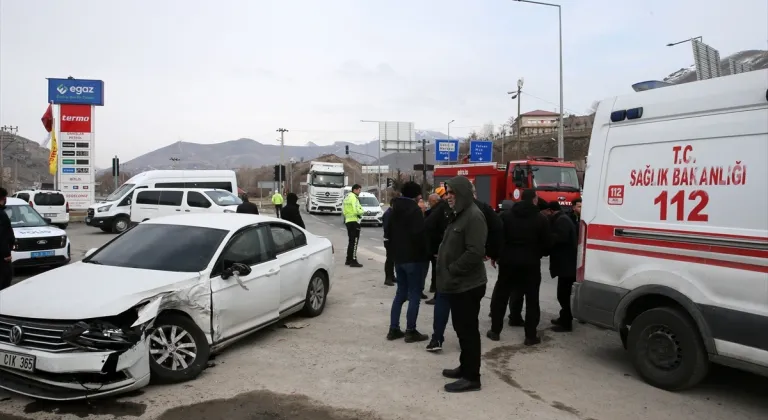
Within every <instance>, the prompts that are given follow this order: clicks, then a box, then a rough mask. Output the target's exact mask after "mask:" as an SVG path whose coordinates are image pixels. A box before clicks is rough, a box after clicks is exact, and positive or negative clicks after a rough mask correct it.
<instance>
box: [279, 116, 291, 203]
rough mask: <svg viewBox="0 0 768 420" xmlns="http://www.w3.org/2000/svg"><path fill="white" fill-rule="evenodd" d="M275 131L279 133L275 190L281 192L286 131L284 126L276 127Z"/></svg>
mask: <svg viewBox="0 0 768 420" xmlns="http://www.w3.org/2000/svg"><path fill="white" fill-rule="evenodd" d="M277 132H278V133H280V165H279V166H278V167H277V192H278V193H280V194H282V193H283V149H284V148H285V133H287V132H288V130H286V129H285V128H278V129H277Z"/></svg>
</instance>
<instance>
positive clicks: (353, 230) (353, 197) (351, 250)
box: [342, 184, 363, 267]
mask: <svg viewBox="0 0 768 420" xmlns="http://www.w3.org/2000/svg"><path fill="white" fill-rule="evenodd" d="M360 189H361V187H360V185H358V184H355V185H353V186H352V192H350V193H349V194H347V196H346V197H344V204H343V207H342V209H343V210H342V211H343V213H344V224H345V225H346V226H347V237H348V238H349V243H348V244H347V261H346V262H345V263H344V264H346V265H348V266H350V267H362V266H363V265H362V264H360V263H359V262H357V243H358V242H359V241H360V218H361V217H363V206H361V205H360V200H359V199H358V198H357V196H358V195H360Z"/></svg>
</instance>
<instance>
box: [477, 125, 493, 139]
mask: <svg viewBox="0 0 768 420" xmlns="http://www.w3.org/2000/svg"><path fill="white" fill-rule="evenodd" d="M494 131H495V130H494V127H493V123H492V122H487V123H485V124H483V128H482V129H481V130H480V139H483V140H484V139H489V140H490V139H493V133H494Z"/></svg>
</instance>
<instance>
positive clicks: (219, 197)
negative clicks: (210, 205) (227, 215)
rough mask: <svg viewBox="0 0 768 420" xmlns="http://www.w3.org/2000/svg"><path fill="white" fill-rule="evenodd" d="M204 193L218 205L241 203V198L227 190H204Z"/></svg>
mask: <svg viewBox="0 0 768 420" xmlns="http://www.w3.org/2000/svg"><path fill="white" fill-rule="evenodd" d="M205 195H207V196H208V197H210V198H211V200H213V202H214V203H216V204H218V205H220V206H237V205H240V204H243V200H241V199H240V198H238V197H237V196H236V195H234V194H232V193H231V192H229V191H218V190H216V191H214V190H212V191H206V192H205Z"/></svg>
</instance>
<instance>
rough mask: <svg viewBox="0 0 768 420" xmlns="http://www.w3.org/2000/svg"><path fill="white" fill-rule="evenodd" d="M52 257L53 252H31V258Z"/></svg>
mask: <svg viewBox="0 0 768 420" xmlns="http://www.w3.org/2000/svg"><path fill="white" fill-rule="evenodd" d="M53 255H54V252H53V251H34V252H32V258H41V257H52V256H53Z"/></svg>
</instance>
